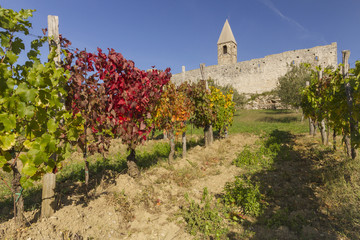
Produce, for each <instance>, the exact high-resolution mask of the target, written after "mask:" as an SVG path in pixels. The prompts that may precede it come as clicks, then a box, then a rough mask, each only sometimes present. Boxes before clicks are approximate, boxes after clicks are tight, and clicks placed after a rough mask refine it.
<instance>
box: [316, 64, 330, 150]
mask: <svg viewBox="0 0 360 240" xmlns="http://www.w3.org/2000/svg"><path fill="white" fill-rule="evenodd" d="M322 76H323V71H319V72H318V80H319V81H322ZM322 114H324V113H322ZM319 129H320V133H321V143H322V144H323V145H328V135H327V133H326V119H325V118H323V119H321V121H320V123H319Z"/></svg>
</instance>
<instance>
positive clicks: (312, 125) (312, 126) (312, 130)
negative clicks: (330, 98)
mask: <svg viewBox="0 0 360 240" xmlns="http://www.w3.org/2000/svg"><path fill="white" fill-rule="evenodd" d="M308 86H310V82H309V81H306V87H308ZM309 134H310V135H312V136H315V123H314V121H313V120H312V119H311V118H310V117H309Z"/></svg>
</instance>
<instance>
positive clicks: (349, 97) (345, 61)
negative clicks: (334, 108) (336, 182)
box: [342, 50, 358, 159]
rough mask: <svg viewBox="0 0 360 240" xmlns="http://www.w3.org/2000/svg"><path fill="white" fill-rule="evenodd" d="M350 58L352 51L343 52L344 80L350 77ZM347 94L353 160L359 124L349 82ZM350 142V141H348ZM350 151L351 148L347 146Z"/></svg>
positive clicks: (346, 85)
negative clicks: (354, 110) (354, 111)
mask: <svg viewBox="0 0 360 240" xmlns="http://www.w3.org/2000/svg"><path fill="white" fill-rule="evenodd" d="M349 57H350V51H349V50H344V51H342V61H343V64H344V67H343V77H344V79H346V78H348V77H349ZM345 93H346V101H347V105H348V111H349V122H350V147H351V148H350V152H349V151H348V155H349V156H351V158H352V159H354V158H355V157H356V149H355V139H356V135H357V132H358V123H357V122H355V120H354V118H353V96H352V89H351V85H350V82H349V81H345ZM347 142H349V141H347ZM347 147H348V148H347V149H349V146H347Z"/></svg>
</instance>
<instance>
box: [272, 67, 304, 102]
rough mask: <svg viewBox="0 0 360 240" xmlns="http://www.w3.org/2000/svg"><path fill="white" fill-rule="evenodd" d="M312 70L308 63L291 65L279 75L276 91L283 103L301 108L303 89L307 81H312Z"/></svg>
mask: <svg viewBox="0 0 360 240" xmlns="http://www.w3.org/2000/svg"><path fill="white" fill-rule="evenodd" d="M310 79H311V71H310V70H309V68H308V66H307V65H306V64H300V65H291V67H290V69H289V71H288V72H287V73H286V74H285V75H284V76H282V77H279V82H278V86H277V89H276V92H277V94H278V96H279V97H280V100H281V102H282V103H283V104H285V105H287V106H292V107H294V108H299V107H300V104H301V90H302V89H304V88H305V85H306V81H310Z"/></svg>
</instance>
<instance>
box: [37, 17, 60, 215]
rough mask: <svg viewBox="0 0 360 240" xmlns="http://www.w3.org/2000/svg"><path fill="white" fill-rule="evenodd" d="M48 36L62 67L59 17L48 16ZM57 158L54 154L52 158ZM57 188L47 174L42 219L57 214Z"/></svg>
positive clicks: (52, 176) (57, 64)
mask: <svg viewBox="0 0 360 240" xmlns="http://www.w3.org/2000/svg"><path fill="white" fill-rule="evenodd" d="M48 36H49V38H50V39H49V48H50V51H51V47H52V46H56V56H55V59H54V60H55V64H56V66H57V67H59V66H60V65H59V64H60V39H59V17H58V16H51V15H49V16H48ZM51 157H52V158H56V155H55V154H54V155H53V156H51ZM55 186H56V175H55V173H47V174H45V175H44V177H43V189H42V202H41V217H43V218H44V217H45V218H46V217H50V216H52V215H53V214H54V212H55Z"/></svg>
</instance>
